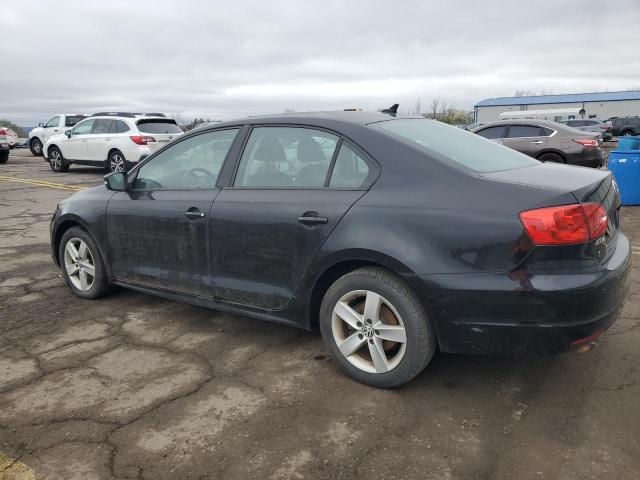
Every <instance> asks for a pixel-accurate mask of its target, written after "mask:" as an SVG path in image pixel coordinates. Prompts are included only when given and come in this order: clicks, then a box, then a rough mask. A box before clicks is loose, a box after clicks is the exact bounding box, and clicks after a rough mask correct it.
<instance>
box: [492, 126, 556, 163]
mask: <svg viewBox="0 0 640 480" xmlns="http://www.w3.org/2000/svg"><path fill="white" fill-rule="evenodd" d="M502 143H503V144H504V145H505V146H507V147H509V148H513V149H514V150H517V151H518V152H521V153H524V154H525V155H529V156H530V157H536V156H538V154H539V153H540V151H541V150H542V149H543V148H545V147H546V145H547V137H546V136H545V135H544V131H543V130H542V128H541V127H540V126H539V125H509V128H508V130H507V137H506V138H505V139H504V140H503V141H502Z"/></svg>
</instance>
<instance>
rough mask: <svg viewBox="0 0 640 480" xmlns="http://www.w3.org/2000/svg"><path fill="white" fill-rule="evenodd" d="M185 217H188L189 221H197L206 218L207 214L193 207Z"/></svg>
mask: <svg viewBox="0 0 640 480" xmlns="http://www.w3.org/2000/svg"><path fill="white" fill-rule="evenodd" d="M184 216H185V217H187V218H188V219H189V220H197V219H199V218H204V217H206V216H207V214H206V213H204V212H201V211H200V210H198V209H197V208H194V207H191V208H190V209H189V210H187V211H186V212H184Z"/></svg>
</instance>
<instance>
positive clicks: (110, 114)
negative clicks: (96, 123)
mask: <svg viewBox="0 0 640 480" xmlns="http://www.w3.org/2000/svg"><path fill="white" fill-rule="evenodd" d="M91 116H92V117H128V118H135V115H134V114H133V113H130V112H98V113H94V114H93V115H91Z"/></svg>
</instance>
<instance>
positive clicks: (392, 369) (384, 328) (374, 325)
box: [320, 268, 436, 388]
mask: <svg viewBox="0 0 640 480" xmlns="http://www.w3.org/2000/svg"><path fill="white" fill-rule="evenodd" d="M320 330H321V331H322V337H323V339H324V342H325V344H326V346H327V348H328V349H329V351H330V352H331V355H332V356H333V358H334V359H335V361H336V362H337V364H338V366H339V367H340V368H341V370H343V371H344V372H345V373H346V374H347V375H349V376H350V377H352V378H354V379H355V380H357V381H359V382H362V383H366V384H368V385H372V386H374V387H380V388H393V387H398V386H400V385H403V384H405V383H407V382H408V381H410V380H411V379H412V378H414V377H415V376H416V375H418V373H420V372H421V371H422V370H423V369H424V368H425V367H426V365H427V364H428V363H429V361H430V360H431V358H432V357H433V354H434V353H435V351H436V336H435V333H434V330H433V327H432V326H431V322H430V320H429V317H428V315H427V313H426V311H425V309H424V307H423V306H422V304H421V303H420V302H419V300H418V298H417V297H416V295H415V293H414V292H413V291H412V290H411V289H410V288H409V286H408V285H407V284H406V283H405V282H404V281H403V280H402V279H400V278H399V277H398V276H396V275H394V274H393V273H391V272H389V271H387V270H384V269H381V268H362V269H358V270H355V271H353V272H351V273H348V274H346V275H344V276H343V277H341V278H339V279H338V280H336V282H335V283H334V284H333V285H332V286H331V287H330V288H329V289H328V290H327V293H326V294H325V297H324V299H323V301H322V305H321V307H320Z"/></svg>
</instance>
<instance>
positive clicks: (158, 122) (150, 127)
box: [136, 118, 183, 150]
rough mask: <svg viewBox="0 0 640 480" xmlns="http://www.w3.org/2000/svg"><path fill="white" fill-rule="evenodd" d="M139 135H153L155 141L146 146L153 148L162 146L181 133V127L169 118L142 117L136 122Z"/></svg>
mask: <svg viewBox="0 0 640 480" xmlns="http://www.w3.org/2000/svg"><path fill="white" fill-rule="evenodd" d="M136 125H137V126H138V130H139V131H140V134H141V135H144V136H149V137H153V138H154V139H155V142H151V143H149V144H148V145H147V146H148V147H150V148H151V149H153V150H157V149H160V148H162V147H164V146H165V145H166V144H167V143H169V142H170V141H171V140H173V139H174V138H176V137H177V136H179V135H182V134H183V132H182V129H181V128H180V127H179V126H178V124H177V123H176V121H175V120H173V119H171V118H142V119H140V120H138V121H137V122H136Z"/></svg>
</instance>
